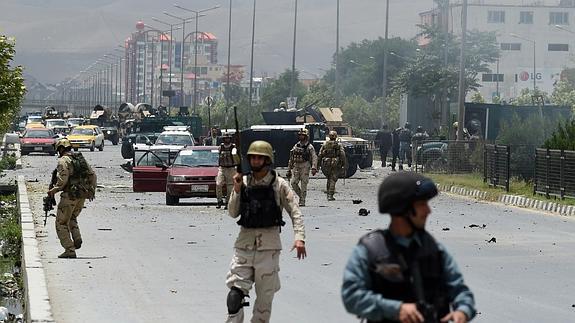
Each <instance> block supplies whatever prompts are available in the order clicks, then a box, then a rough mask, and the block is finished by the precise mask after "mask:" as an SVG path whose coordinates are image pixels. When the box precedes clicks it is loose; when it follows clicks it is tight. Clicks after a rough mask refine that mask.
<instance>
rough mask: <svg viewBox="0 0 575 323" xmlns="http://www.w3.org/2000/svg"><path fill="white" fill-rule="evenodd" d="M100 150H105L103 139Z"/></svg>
mask: <svg viewBox="0 0 575 323" xmlns="http://www.w3.org/2000/svg"><path fill="white" fill-rule="evenodd" d="M98 150H99V151H103V150H104V140H102V144H101V145H100V147H98Z"/></svg>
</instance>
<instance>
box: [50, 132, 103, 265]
mask: <svg viewBox="0 0 575 323" xmlns="http://www.w3.org/2000/svg"><path fill="white" fill-rule="evenodd" d="M56 150H57V151H58V154H59V158H58V166H57V167H56V171H57V174H56V178H57V179H56V183H55V184H54V186H53V187H52V188H50V190H48V196H49V197H51V198H54V195H55V194H56V193H58V192H62V194H61V195H60V203H59V204H58V211H57V213H56V233H57V234H58V239H60V244H61V245H62V247H64V253H62V254H61V255H59V256H58V258H76V249H80V247H82V236H81V234H80V228H79V227H78V220H77V218H78V215H80V212H81V211H82V208H83V207H84V202H85V201H86V199H89V200H90V201H91V200H93V199H94V196H95V192H96V174H95V173H94V171H93V170H92V168H91V167H90V165H88V163H87V162H86V159H84V156H82V154H81V153H73V152H72V145H71V144H70V141H69V140H68V139H65V138H64V139H60V141H58V143H57V144H56ZM70 235H71V237H70Z"/></svg>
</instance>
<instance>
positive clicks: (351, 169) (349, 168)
mask: <svg viewBox="0 0 575 323" xmlns="http://www.w3.org/2000/svg"><path fill="white" fill-rule="evenodd" d="M355 172H357V164H356V163H354V162H350V163H349V164H348V165H347V169H346V171H345V176H341V177H340V178H350V177H352V176H353V174H355Z"/></svg>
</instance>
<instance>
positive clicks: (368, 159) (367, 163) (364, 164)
mask: <svg viewBox="0 0 575 323" xmlns="http://www.w3.org/2000/svg"><path fill="white" fill-rule="evenodd" d="M371 166H373V152H372V151H371V150H368V151H367V155H366V156H365V158H364V159H362V160H361V161H360V162H359V168H361V169H366V168H370V167H371Z"/></svg>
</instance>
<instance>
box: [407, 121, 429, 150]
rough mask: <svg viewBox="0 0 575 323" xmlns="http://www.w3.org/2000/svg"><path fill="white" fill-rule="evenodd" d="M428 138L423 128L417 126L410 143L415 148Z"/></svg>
mask: <svg viewBox="0 0 575 323" xmlns="http://www.w3.org/2000/svg"><path fill="white" fill-rule="evenodd" d="M428 138H429V135H428V134H427V132H426V131H425V130H424V129H423V126H417V129H416V130H415V134H413V137H412V138H411V141H412V142H413V145H414V147H416V146H418V145H421V144H422V143H423V141H425V140H427V139H428Z"/></svg>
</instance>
